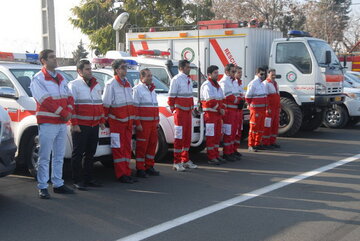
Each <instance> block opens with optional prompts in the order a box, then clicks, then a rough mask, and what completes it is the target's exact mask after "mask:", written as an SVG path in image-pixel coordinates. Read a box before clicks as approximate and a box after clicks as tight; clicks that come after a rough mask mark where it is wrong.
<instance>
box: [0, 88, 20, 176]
mask: <svg viewBox="0 0 360 241" xmlns="http://www.w3.org/2000/svg"><path fill="white" fill-rule="evenodd" d="M6 91H7V90H6V89H3V88H0V96H1V95H6ZM15 152H16V145H15V142H14V135H13V132H12V130H11V119H10V116H9V114H8V113H7V111H6V110H4V108H3V107H1V106H0V177H4V176H7V175H9V174H11V173H12V172H13V171H14V170H15V166H16V164H15Z"/></svg>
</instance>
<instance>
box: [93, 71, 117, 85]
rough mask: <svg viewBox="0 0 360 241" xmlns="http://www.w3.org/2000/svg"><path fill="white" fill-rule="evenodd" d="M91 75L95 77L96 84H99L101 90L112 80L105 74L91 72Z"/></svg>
mask: <svg viewBox="0 0 360 241" xmlns="http://www.w3.org/2000/svg"><path fill="white" fill-rule="evenodd" d="M92 75H93V76H94V77H95V79H96V80H97V82H98V83H99V84H100V86H101V88H104V86H105V83H106V82H107V81H108V80H109V79H112V76H111V75H108V74H105V73H101V72H95V71H93V72H92Z"/></svg>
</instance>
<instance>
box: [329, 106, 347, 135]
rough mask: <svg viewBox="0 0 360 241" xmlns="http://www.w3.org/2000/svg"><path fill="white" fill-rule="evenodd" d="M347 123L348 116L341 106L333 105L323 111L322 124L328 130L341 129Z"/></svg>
mask: <svg viewBox="0 0 360 241" xmlns="http://www.w3.org/2000/svg"><path fill="white" fill-rule="evenodd" d="M348 122H349V114H348V112H347V110H346V108H345V107H344V106H342V105H335V106H334V108H333V107H330V108H328V109H327V110H325V111H324V115H323V124H324V125H325V126H326V127H328V128H335V129H339V128H343V127H345V126H346V125H347V123H348Z"/></svg>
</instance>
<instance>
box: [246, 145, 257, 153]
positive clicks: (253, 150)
mask: <svg viewBox="0 0 360 241" xmlns="http://www.w3.org/2000/svg"><path fill="white" fill-rule="evenodd" d="M248 151H249V152H258V149H257V148H256V146H249V148H248Z"/></svg>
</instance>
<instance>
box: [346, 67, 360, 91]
mask: <svg viewBox="0 0 360 241" xmlns="http://www.w3.org/2000/svg"><path fill="white" fill-rule="evenodd" d="M344 77H345V78H344V80H345V81H346V82H348V83H349V84H350V85H351V86H352V87H353V88H360V73H358V72H354V71H347V72H346V73H345V75H344Z"/></svg>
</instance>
